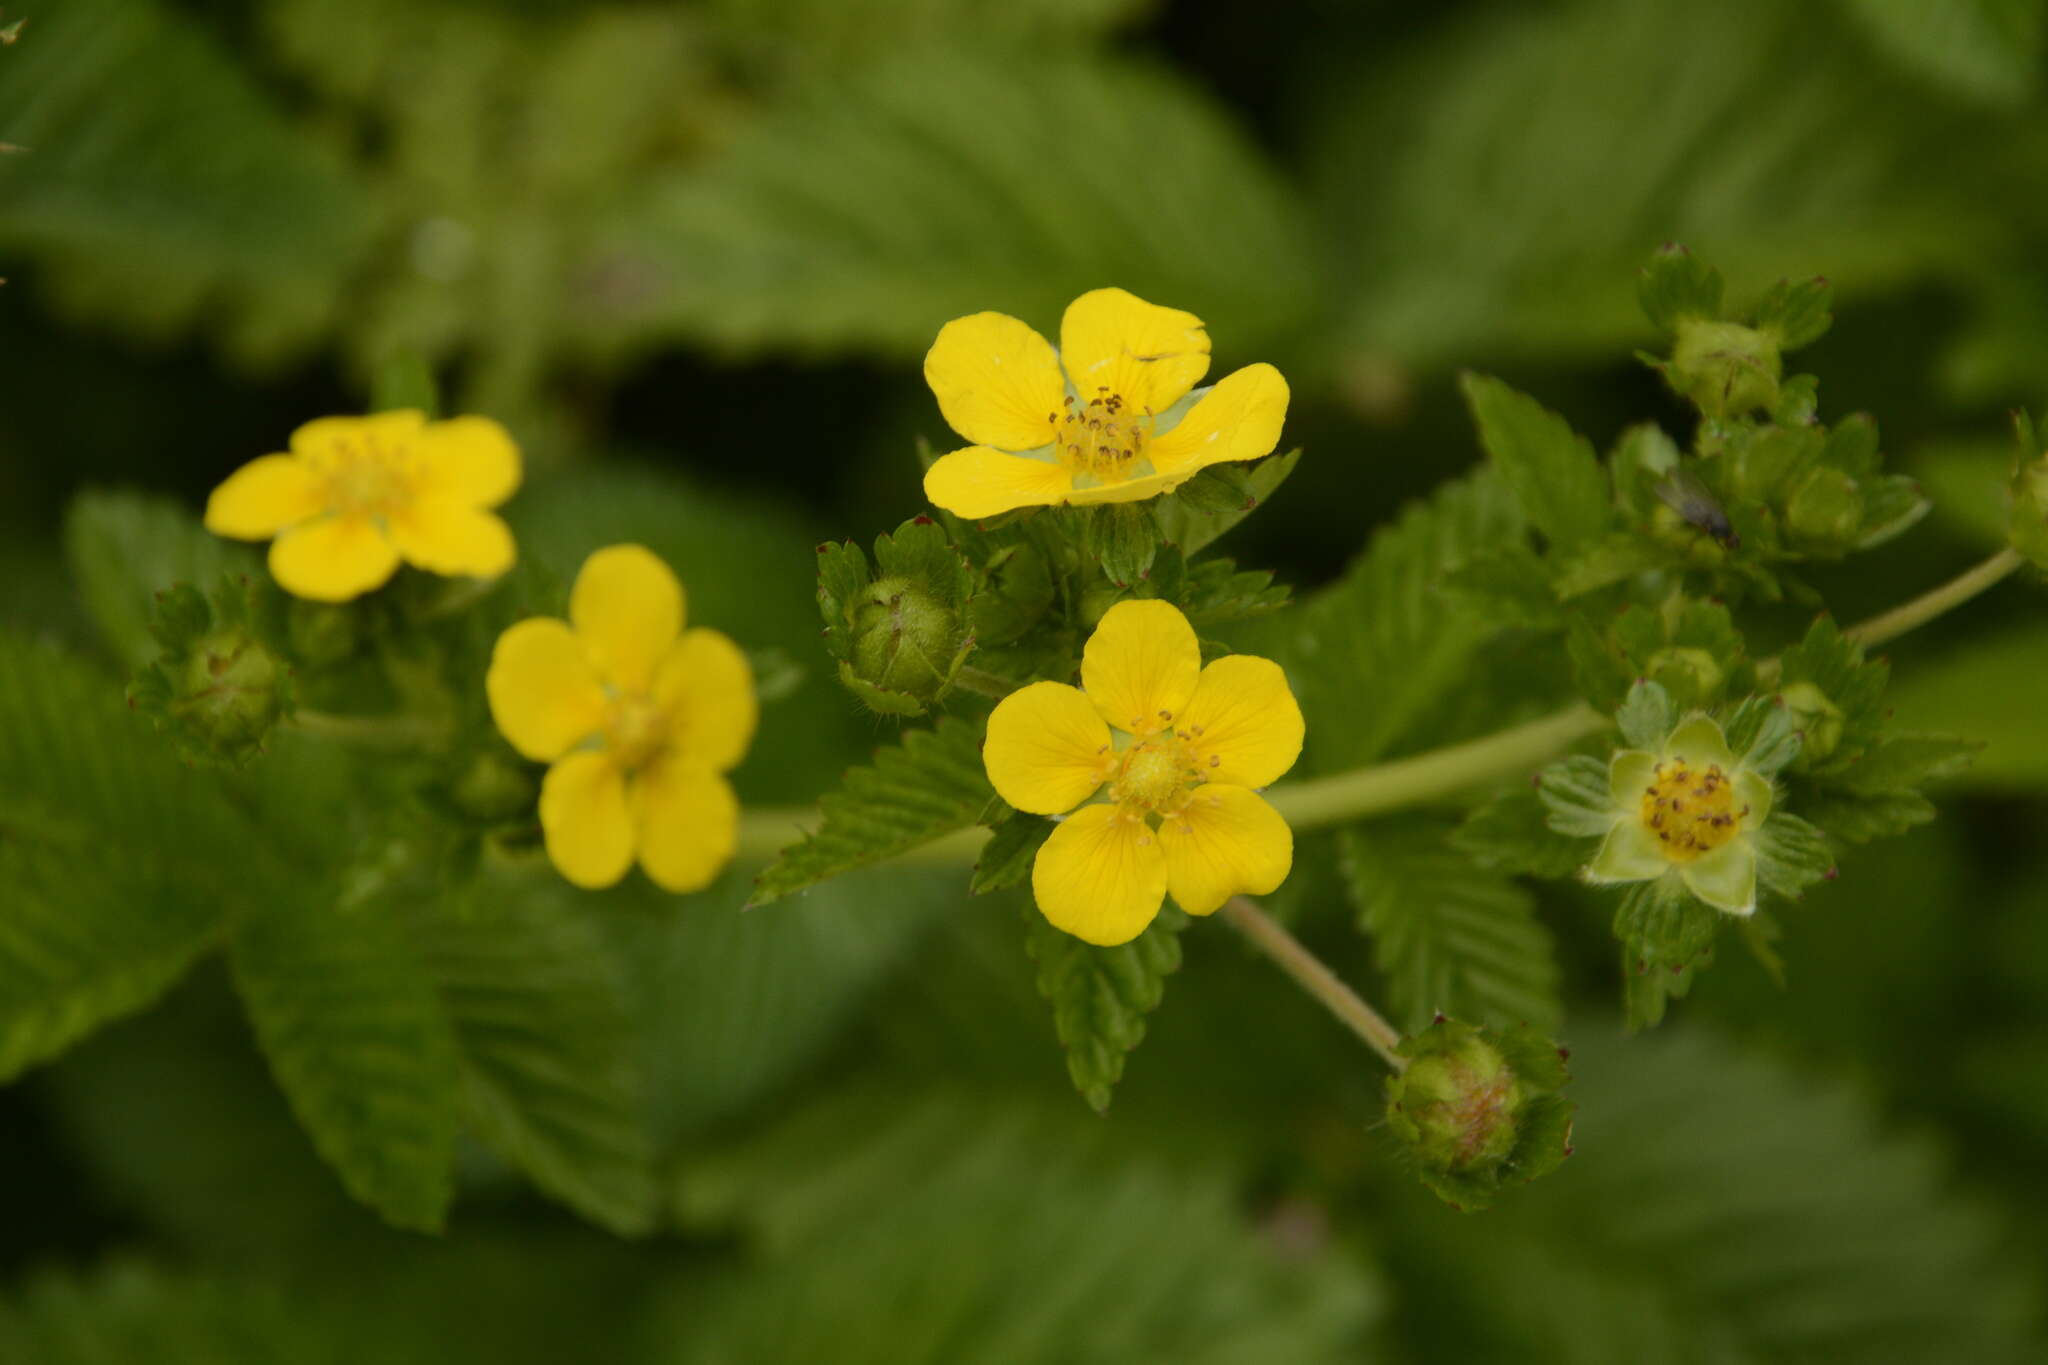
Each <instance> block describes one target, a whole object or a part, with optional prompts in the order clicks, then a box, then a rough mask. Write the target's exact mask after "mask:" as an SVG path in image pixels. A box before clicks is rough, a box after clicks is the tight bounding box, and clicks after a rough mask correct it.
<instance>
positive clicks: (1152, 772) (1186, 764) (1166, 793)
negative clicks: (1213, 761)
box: [1109, 730, 1202, 815]
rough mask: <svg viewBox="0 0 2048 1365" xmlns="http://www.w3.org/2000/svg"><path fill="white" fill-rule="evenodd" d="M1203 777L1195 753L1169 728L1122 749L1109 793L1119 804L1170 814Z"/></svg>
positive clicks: (1184, 800)
mask: <svg viewBox="0 0 2048 1365" xmlns="http://www.w3.org/2000/svg"><path fill="white" fill-rule="evenodd" d="M1201 781H1202V770H1201V768H1200V766H1199V765H1198V764H1197V763H1196V761H1195V757H1194V755H1193V754H1192V753H1190V752H1189V750H1188V746H1187V745H1186V743H1185V742H1183V741H1182V740H1181V738H1180V736H1178V735H1176V734H1174V733H1173V732H1172V731H1170V730H1169V731H1165V732H1162V733H1160V734H1157V735H1153V736H1152V737H1151V738H1149V739H1143V740H1140V741H1138V742H1137V743H1136V744H1133V745H1132V746H1131V747H1130V748H1128V749H1126V750H1124V751H1123V754H1122V755H1121V756H1120V758H1119V761H1118V764H1117V770H1116V776H1115V777H1113V778H1111V779H1110V787H1109V794H1110V796H1111V797H1112V798H1113V799H1114V800H1115V801H1116V803H1117V804H1118V805H1120V806H1124V807H1126V808H1136V809H1139V810H1147V811H1157V812H1159V813H1160V814H1163V815H1170V814H1172V813H1173V812H1174V811H1177V810H1179V809H1180V808H1181V807H1182V806H1184V805H1186V804H1187V799H1188V796H1189V795H1190V794H1191V793H1192V792H1193V791H1194V789H1195V788H1196V787H1198V786H1200V785H1201Z"/></svg>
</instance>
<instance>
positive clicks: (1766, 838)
mask: <svg viewBox="0 0 2048 1365" xmlns="http://www.w3.org/2000/svg"><path fill="white" fill-rule="evenodd" d="M1834 875H1835V854H1834V850H1833V849H1832V848H1831V847H1830V846H1829V844H1828V839H1827V836H1826V835H1825V834H1822V833H1821V832H1820V831H1819V830H1817V829H1815V828H1814V827H1813V826H1812V825H1809V824H1808V823H1806V821H1804V820H1802V819H1800V818H1799V817H1798V816H1796V815H1787V814H1785V813H1784V812H1783V811H1774V812H1773V813H1772V815H1771V818H1770V819H1768V820H1766V821H1764V823H1763V828H1761V829H1759V830H1758V831H1757V832H1756V878H1757V881H1758V882H1759V883H1761V884H1762V885H1763V886H1764V887H1766V888H1767V889H1769V890H1771V891H1774V892H1776V893H1777V894H1778V895H1780V896H1784V897H1785V898H1786V899H1788V900H1797V899H1798V898H1799V897H1800V896H1801V895H1803V894H1804V893H1805V891H1806V889H1807V888H1808V887H1809V886H1812V885H1813V884H1814V883H1815V882H1820V881H1826V880H1829V879H1831V878H1832V877H1834Z"/></svg>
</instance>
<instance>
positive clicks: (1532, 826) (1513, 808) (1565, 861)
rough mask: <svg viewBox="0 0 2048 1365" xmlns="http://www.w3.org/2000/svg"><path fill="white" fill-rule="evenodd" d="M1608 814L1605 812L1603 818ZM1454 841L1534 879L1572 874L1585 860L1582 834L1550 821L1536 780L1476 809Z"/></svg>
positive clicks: (1477, 857)
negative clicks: (1564, 830) (1568, 831)
mask: <svg viewBox="0 0 2048 1365" xmlns="http://www.w3.org/2000/svg"><path fill="white" fill-rule="evenodd" d="M1595 761H1596V762H1597V760H1595ZM1540 780H1541V779H1539V781H1540ZM1602 794H1603V795H1604V794H1605V788H1604V787H1603V788H1602ZM1606 818H1607V817H1606V816H1605V815H1604V814H1603V815H1602V816H1601V819H1602V820H1603V822H1604V821H1605V819H1606ZM1593 832H1596V833H1597V832H1600V831H1593ZM1451 844H1452V845H1453V846H1454V847H1456V848H1458V849H1460V850H1462V851H1463V852H1464V853H1465V854H1466V856H1468V857H1470V858H1471V859H1473V860H1474V861H1475V862H1478V863H1481V864H1484V865H1485V866H1488V867H1497V868H1499V869H1501V870H1502V871H1505V872H1519V873H1522V874H1523V875H1525V876H1530V877H1569V876H1571V875H1572V874H1573V873H1574V872H1577V871H1578V870H1579V867H1580V866H1581V865H1582V864H1583V863H1584V862H1585V861H1586V846H1585V843H1584V840H1583V838H1582V837H1579V838H1575V837H1573V836H1571V835H1568V834H1562V833H1559V832H1558V830H1557V829H1556V828H1555V827H1553V826H1552V825H1551V823H1550V818H1549V812H1548V811H1547V810H1546V809H1545V807H1544V802H1543V796H1542V794H1541V792H1540V791H1539V789H1538V787H1537V786H1536V785H1534V784H1531V785H1528V786H1523V787H1516V788H1512V789H1510V790H1508V791H1505V792H1502V793H1501V794H1500V795H1498V796H1496V797H1494V798H1493V799H1492V800H1490V801H1487V802H1486V803H1484V804H1483V805H1479V806H1475V807H1473V809H1472V811H1471V813H1470V814H1468V815H1466V817H1465V822H1464V823H1463V824H1461V825H1459V826H1458V828H1457V829H1456V830H1454V831H1453V832H1452V834H1451Z"/></svg>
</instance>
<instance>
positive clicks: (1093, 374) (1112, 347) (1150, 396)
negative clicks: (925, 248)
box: [924, 289, 1287, 518]
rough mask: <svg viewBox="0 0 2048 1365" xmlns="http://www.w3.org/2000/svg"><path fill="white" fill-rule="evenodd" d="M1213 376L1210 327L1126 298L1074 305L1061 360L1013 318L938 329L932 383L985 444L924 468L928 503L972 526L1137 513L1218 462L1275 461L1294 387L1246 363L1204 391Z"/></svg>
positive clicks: (927, 366)
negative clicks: (1079, 512)
mask: <svg viewBox="0 0 2048 1365" xmlns="http://www.w3.org/2000/svg"><path fill="white" fill-rule="evenodd" d="M1062 367H1064V369H1062ZM1208 370H1209V334H1208V333H1207V332H1205V331H1203V330H1202V320H1201V319H1200V318H1198V317H1196V316H1195V315H1194V314H1192V313H1183V312H1181V311H1180V310H1179V309H1176V308H1161V307H1159V306H1158V305H1157V304H1151V303H1147V302H1145V301H1144V300H1143V299H1141V298H1138V297H1137V296H1135V295H1133V294H1129V293H1126V292H1125V291H1123V290H1121V289H1096V290H1091V291H1090V292H1088V293H1086V294H1083V295H1082V296H1081V297H1080V298H1078V299H1075V300H1074V301H1073V303H1071V304H1069V305H1068V307H1067V313H1066V316H1065V317H1064V318H1063V319H1061V321H1060V349H1059V350H1058V351H1057V352H1055V351H1054V350H1053V348H1052V347H1051V346H1050V345H1049V344H1048V343H1047V342H1046V340H1045V338H1044V337H1042V336H1040V335H1039V334H1038V333H1036V332H1034V331H1032V330H1031V328H1029V327H1028V326H1026V325H1025V324H1024V323H1022V322H1019V321H1018V320H1017V319H1016V318H1013V317H1010V316H1008V315H1007V314H1004V313H976V314H974V315H973V316H972V317H964V318H955V319H954V320H953V321H951V322H949V323H947V324H946V325H945V326H944V327H942V328H940V329H939V339H938V340H937V341H936V342H934V343H933V344H932V349H931V351H930V353H929V354H927V355H926V356H925V358H924V377H925V382H926V383H928V384H930V385H931V388H932V392H933V393H934V394H936V395H938V400H939V411H940V412H942V413H944V414H945V418H946V422H947V424H948V425H949V426H951V427H952V428H953V430H955V431H957V432H959V433H960V434H961V435H962V436H964V437H966V438H967V439H968V440H970V441H973V442H975V444H974V445H972V446H969V447H968V448H967V449H965V450H956V451H954V452H953V453H952V454H950V455H943V456H941V457H940V458H939V459H938V460H937V461H936V462H935V463H934V464H933V465H932V467H931V468H930V469H928V470H926V471H925V476H924V492H925V496H926V497H928V498H930V499H931V500H932V501H933V502H934V503H936V504H937V505H938V506H940V507H943V508H945V509H946V510H947V511H948V512H951V513H953V514H954V515H956V516H962V517H974V518H979V517H992V516H995V515H996V514H998V513H1000V512H1008V511H1010V510H1011V509H1013V508H1018V507H1042V506H1050V505H1053V504H1057V503H1074V504H1081V503H1095V502H1131V501H1135V500H1136V499H1139V498H1149V497H1152V496H1153V495H1154V494H1158V493H1168V492H1171V491H1172V490H1174V489H1175V488H1178V487H1180V485H1182V484H1183V483H1186V482H1187V481H1188V480H1189V479H1191V478H1193V477H1194V476H1195V475H1196V474H1197V473H1199V472H1200V471H1201V470H1202V469H1203V468H1204V467H1205V466H1207V465H1212V464H1218V463H1221V462H1223V461H1226V460H1256V459H1258V458H1259V457H1260V456H1261V455H1269V454H1271V453H1272V451H1273V447H1274V446H1276V445H1278V444H1279V442H1280V424H1281V423H1282V422H1283V421H1284V420H1285V419H1286V417H1287V381H1286V380H1285V379H1282V378H1281V377H1280V372H1279V371H1278V370H1276V369H1274V368H1273V367H1272V366H1271V365H1247V366H1246V367H1245V368H1243V369H1241V370H1238V371H1237V372H1236V373H1234V374H1231V375H1229V376H1228V377H1227V378H1225V379H1224V380H1223V381H1222V382H1221V383H1218V384H1217V385H1215V386H1214V387H1213V388H1209V389H1202V390H1196V389H1195V385H1196V384H1197V383H1199V382H1201V378H1202V376H1203V375H1204V374H1206V373H1208Z"/></svg>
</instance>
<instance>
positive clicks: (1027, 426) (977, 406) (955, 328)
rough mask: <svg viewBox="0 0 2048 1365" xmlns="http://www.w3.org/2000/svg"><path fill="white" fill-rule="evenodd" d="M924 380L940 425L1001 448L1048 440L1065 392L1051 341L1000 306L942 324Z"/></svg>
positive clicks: (1028, 447) (1029, 445)
mask: <svg viewBox="0 0 2048 1365" xmlns="http://www.w3.org/2000/svg"><path fill="white" fill-rule="evenodd" d="M924 382H925V383H927V384H929V385H931V386H932V392H933V393H934V394H936V395H937V396H938V400H939V411H940V412H941V413H943V414H945V418H946V425H947V426H950V427H951V428H953V430H955V431H957V432H959V433H960V434H961V435H962V436H965V437H966V438H967V439H968V440H970V441H973V442H975V443H976V444H978V445H985V446H996V447H998V448H999V449H1002V450H1036V449H1037V448H1038V447H1039V446H1042V445H1045V444H1047V443H1049V442H1050V441H1051V440H1052V438H1053V429H1054V428H1055V427H1056V426H1057V425H1058V423H1059V416H1060V412H1061V409H1062V404H1064V403H1065V401H1066V397H1067V383H1066V380H1065V379H1064V378H1063V377H1062V376H1061V375H1060V362H1059V357H1058V356H1056V355H1054V354H1053V349H1052V343H1050V342H1048V341H1047V340H1046V339H1045V338H1044V337H1042V336H1040V335H1039V334H1038V333H1036V332H1034V331H1032V330H1031V329H1030V328H1029V327H1027V326H1025V325H1024V324H1023V323H1021V322H1019V321H1018V320H1017V319H1015V318H1013V317H1011V316H1009V315H1008V314H1007V313H976V314H974V315H973V316H972V317H965V318H954V319H953V320H952V321H951V322H949V323H947V324H946V325H945V326H944V327H941V328H940V329H939V339H938V340H937V341H935V342H933V343H932V348H931V350H930V351H928V352H926V354H925V358H924ZM963 515H964V514H963Z"/></svg>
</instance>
